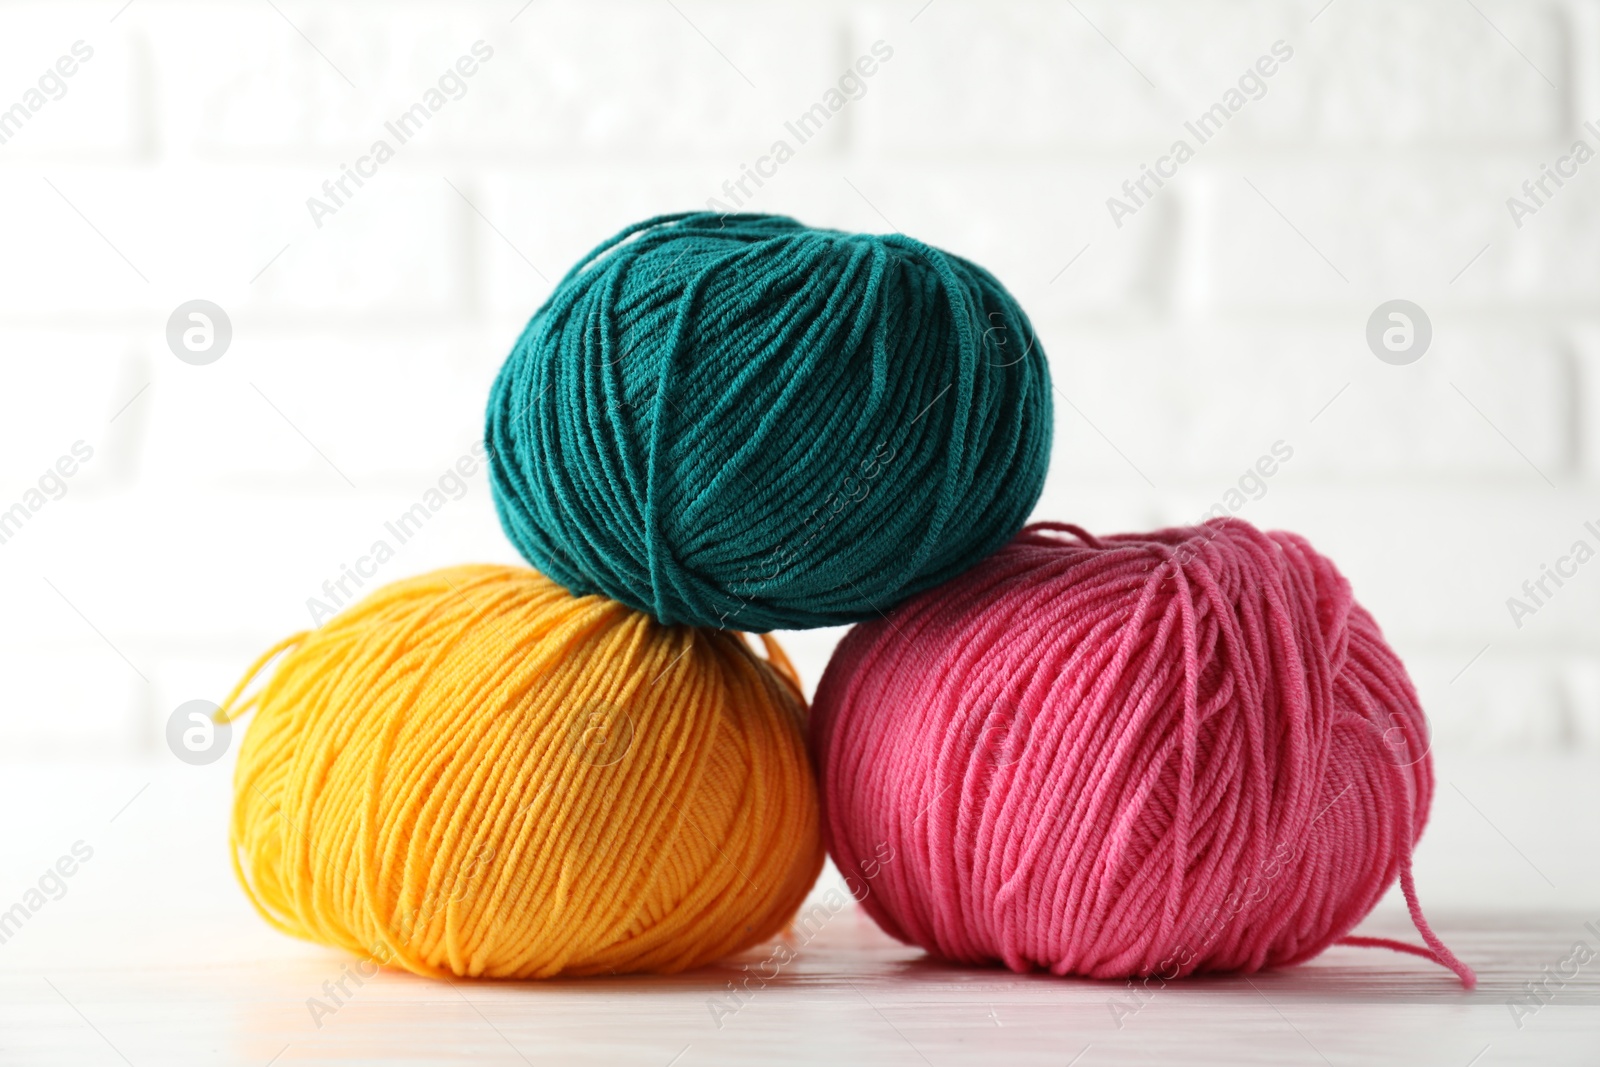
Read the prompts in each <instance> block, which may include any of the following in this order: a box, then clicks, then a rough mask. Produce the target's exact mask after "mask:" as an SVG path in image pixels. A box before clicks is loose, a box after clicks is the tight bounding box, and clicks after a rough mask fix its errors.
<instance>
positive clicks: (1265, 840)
mask: <svg viewBox="0 0 1600 1067" xmlns="http://www.w3.org/2000/svg"><path fill="white" fill-rule="evenodd" d="M1427 736H1428V735H1427V727H1426V723H1425V720H1424V718H1423V714H1422V709H1421V707H1420V705H1419V704H1418V701H1417V697H1416V693H1415V691H1414V689H1413V687H1412V685H1411V682H1410V680H1409V678H1408V677H1407V675H1406V672H1405V668H1404V667H1403V666H1402V664H1401V662H1400V660H1399V659H1398V658H1397V657H1396V655H1395V653H1394V652H1393V651H1392V650H1391V649H1390V648H1389V646H1388V645H1387V644H1386V643H1385V641H1384V639H1383V635H1382V633H1381V631H1380V630H1379V628H1378V625H1377V623H1376V622H1375V621H1374V620H1373V619H1372V617H1371V616H1370V615H1369V614H1368V613H1367V612H1366V611H1365V610H1364V609H1363V608H1362V607H1361V606H1360V605H1358V604H1357V603H1356V602H1355V600H1354V599H1353V596H1352V593H1351V589H1350V585H1349V583H1348V582H1347V581H1346V580H1345V578H1344V577H1343V576H1342V575H1341V574H1340V573H1339V571H1338V570H1337V569H1336V568H1335V567H1334V565H1333V564H1332V563H1331V562H1330V561H1329V560H1327V559H1326V558H1324V557H1323V556H1321V555H1319V554H1318V553H1317V552H1316V551H1314V550H1313V549H1312V548H1311V546H1310V545H1309V544H1307V543H1306V541H1304V540H1303V539H1301V538H1300V537H1297V536H1295V535H1293V534H1288V533H1276V532H1275V533H1262V532H1261V531H1259V530H1257V529H1255V528H1254V527H1252V526H1251V525H1249V524H1248V523H1245V522H1242V521H1240V520H1237V519H1216V520H1212V521H1211V522H1208V523H1206V524H1205V525H1204V526H1201V527H1193V528H1179V529H1167V530H1160V531H1157V532H1155V533H1150V534H1123V535H1117V536H1113V537H1106V538H1095V537H1093V536H1091V535H1090V534H1088V533H1086V532H1084V531H1082V530H1080V529H1079V528H1077V527H1073V526H1055V525H1037V526H1030V527H1029V528H1028V529H1026V530H1024V531H1023V532H1022V534H1021V535H1020V536H1019V537H1018V538H1017V539H1016V540H1015V541H1013V542H1012V543H1011V544H1009V545H1008V546H1006V547H1005V548H1003V549H1001V550H1000V551H999V552H998V553H996V554H995V555H993V556H991V557H990V558H989V559H988V560H986V561H985V562H983V563H982V564H980V565H979V566H978V567H976V568H974V569H973V570H972V571H971V572H969V573H967V574H965V575H963V576H961V577H960V578H958V579H957V580H955V581H954V582H951V583H950V584H949V585H947V586H945V587H942V588H939V589H936V590H933V591H930V592H928V593H926V594H924V595H922V596H920V597H918V598H916V599H914V600H912V601H910V602H908V603H907V604H906V605H904V606H903V607H902V608H901V609H900V610H899V611H897V612H895V613H894V615H893V616H892V617H891V618H890V619H888V620H884V619H880V620H875V621H872V622H867V623H863V624H862V625H860V626H857V627H855V628H854V629H853V630H851V632H850V633H849V634H848V635H847V636H846V637H845V639H844V641H843V642H842V644H841V645H840V646H839V649H838V651H837V653H836V654H835V656H834V658H833V660H832V662H831V663H830V664H829V665H828V669H827V673H826V674H825V676H824V677H823V680H822V682H821V685H820V687H819V689H818V692H817V697H816V703H815V707H814V709H813V723H812V744H813V749H814V753H815V756H816V760H817V763H818V768H819V771H820V774H821V776H822V786H823V789H822V794H823V817H824V836H825V839H826V841H827V845H828V848H829V851H830V853H831V854H832V856H833V858H834V861H835V862H836V863H837V864H838V866H839V868H840V869H841V870H842V871H843V872H845V874H846V876H847V877H848V876H850V875H852V874H855V873H857V870H856V868H857V866H858V865H859V864H860V863H862V862H863V859H864V858H867V857H872V856H873V855H874V854H875V849H878V848H881V847H883V846H884V845H885V844H886V845H887V846H888V847H890V848H892V849H893V851H894V854H895V855H896V857H897V859H896V861H895V863H894V864H893V865H890V866H884V867H883V868H882V869H881V870H880V871H878V873H877V878H876V880H875V881H874V882H873V892H872V893H871V894H869V895H867V896H866V898H865V899H864V900H863V901H862V903H863V905H864V907H865V908H866V910H867V911H868V912H869V913H870V914H871V916H872V918H873V919H875V920H876V921H877V923H878V924H879V925H880V926H881V927H883V929H884V930H886V931H887V932H888V933H890V934H891V935H893V936H894V937H896V938H898V939H900V940H901V941H905V942H908V943H911V944H916V945H920V946H922V947H923V948H925V949H927V950H928V951H929V952H931V953H933V954H935V955H937V956H940V957H943V958H945V959H949V960H954V961H961V962H969V963H978V962H988V961H999V962H1002V963H1004V964H1005V965H1006V966H1008V967H1010V968H1012V969H1013V970H1018V971H1025V970H1029V969H1032V968H1045V969H1048V970H1050V971H1053V972H1054V973H1056V974H1072V975H1082V976H1087V977H1091V978H1122V977H1129V976H1157V977H1159V978H1160V979H1163V980H1165V979H1172V978H1176V977H1179V976H1182V975H1186V974H1190V973H1193V972H1196V971H1242V972H1247V973H1248V972H1253V971H1257V970H1260V969H1262V968H1267V967H1277V966H1283V965H1287V964H1293V963H1298V962H1301V961H1304V960H1308V959H1310V958H1312V957H1313V956H1315V955H1317V954H1318V953H1319V952H1321V951H1322V950H1323V949H1325V948H1326V947H1328V946H1329V945H1331V944H1333V943H1335V942H1337V941H1340V939H1341V938H1344V937H1345V935H1346V934H1347V933H1348V932H1349V931H1350V930H1351V929H1352V928H1353V927H1354V926H1355V925H1356V924H1357V923H1358V922H1359V921H1360V920H1361V919H1362V918H1363V917H1365V916H1366V915H1367V913H1368V912H1369V911H1370V910H1371V909H1372V907H1373V906H1374V905H1375V904H1376V903H1377V902H1378V900H1379V898H1380V897H1381V896H1382V895H1383V893H1384V892H1385V891H1386V890H1387V889H1388V888H1389V886H1391V885H1392V884H1393V883H1394V881H1395V879H1396V878H1397V877H1398V878H1399V879H1400V881H1401V883H1402V887H1403V889H1404V892H1405V897H1406V901H1407V904H1408V906H1409V907H1410V910H1411V916H1412V919H1413V921H1414V923H1415V924H1416V927H1417V929H1418V931H1419V932H1420V934H1421V936H1422V938H1423V940H1424V941H1425V942H1426V944H1427V946H1428V947H1427V948H1422V947H1418V946H1412V945H1408V944H1404V943H1401V942H1391V941H1387V940H1383V939H1375V938H1350V939H1348V941H1347V943H1350V944H1363V945H1382V946H1384V947H1388V948H1394V949H1398V950H1401V951H1407V952H1413V953H1416V954H1418V955H1422V956H1425V957H1427V958H1429V959H1432V960H1435V961H1437V962H1439V963H1440V964H1442V965H1444V966H1446V967H1449V968H1450V969H1452V970H1453V971H1455V973H1456V974H1457V975H1458V976H1459V977H1460V978H1461V980H1462V982H1463V984H1465V985H1467V986H1468V987H1469V988H1470V987H1471V986H1472V985H1473V983H1474V981H1475V979H1474V977H1473V973H1472V971H1471V970H1470V969H1469V968H1468V967H1467V966H1466V965H1465V964H1463V963H1461V962H1460V961H1459V960H1457V959H1456V957H1455V956H1454V955H1452V954H1451V953H1450V951H1449V950H1448V949H1447V948H1446V947H1445V946H1444V945H1443V944H1442V943H1441V942H1440V941H1439V939H1438V938H1437V937H1436V936H1435V935H1434V934H1433V932H1432V930H1431V929H1429V927H1428V925H1427V923H1426V921H1425V920H1424V918H1423V916H1422V913H1421V910H1420V908H1419V906H1418V904H1417V899H1416V892H1415V887H1414V885H1413V882H1412V878H1411V859H1410V857H1411V850H1412V847H1413V845H1414V844H1415V842H1416V840H1417V839H1418V837H1419V836H1420V835H1421V833H1422V829H1423V825H1424V823H1425V822H1426V820H1427V815H1428V806H1429V803H1430V800H1431V798H1432V794H1433V787H1434V782H1433V770H1432V763H1431V760H1430V757H1429V754H1428V748H1427Z"/></svg>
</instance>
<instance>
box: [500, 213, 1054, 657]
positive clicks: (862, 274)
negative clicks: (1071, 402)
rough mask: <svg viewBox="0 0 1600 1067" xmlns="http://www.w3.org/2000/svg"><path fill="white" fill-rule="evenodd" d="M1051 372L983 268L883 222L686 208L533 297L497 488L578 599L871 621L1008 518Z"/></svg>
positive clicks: (1039, 442) (505, 401)
mask: <svg viewBox="0 0 1600 1067" xmlns="http://www.w3.org/2000/svg"><path fill="white" fill-rule="evenodd" d="M1051 410H1052V409H1051V397H1050V379H1049V370H1048V367H1047V365H1046V361H1045V355H1044V351H1043V350H1042V349H1041V348H1040V346H1039V345H1038V343H1037V340H1036V338H1035V336H1034V332H1033V328H1032V326H1031V324H1030V323H1029V322H1028V319H1027V316H1026V315H1024V314H1023V311H1022V309H1021V308H1020V307H1019V306H1018V305H1017V302H1016V301H1015V300H1014V299H1013V298H1012V297H1011V295H1010V294H1009V293H1007V292H1006V290H1005V289H1004V288H1003V287H1002V286H1001V285H1000V283H999V282H998V281H996V280H995V278H994V277H993V276H992V275H990V274H989V272H988V271H986V270H984V269H983V268H982V267H979V266H977V265H975V264H973V263H970V262H968V261H966V260H964V259H962V258H960V257H959V256H955V255H951V254H949V253H947V252H942V251H940V250H939V249H937V248H933V247H931V246H929V245H926V244H923V243H921V242H919V241H915V240H913V239H911V238H909V237H905V236H902V235H899V234H891V235H869V234H853V233H842V232H838V231H834V230H820V229H811V228H808V227H806V226H803V225H801V224H800V223H798V222H796V221H795V220H793V219H790V218H783V217H779V216H764V215H718V214H714V213H704V212H702V213H688V214H680V215H663V216H660V217H658V218H653V219H649V220H646V221H644V222H640V223H638V224H636V225H633V226H629V227H628V228H627V229H625V230H623V231H622V232H621V233H619V234H617V235H616V236H615V237H612V238H611V239H610V240H607V241H605V242H604V243H602V244H601V245H600V246H599V247H597V248H595V249H594V250H593V251H592V252H590V253H589V254H588V255H587V256H585V257H584V258H583V260H582V261H580V262H579V263H578V264H577V265H576V266H575V267H573V268H572V270H571V271H570V272H569V273H568V274H567V275H566V277H564V278H563V279H562V280H561V282H560V283H559V284H558V285H557V286H556V288H555V291H554V292H553V293H551V295H550V297H549V299H548V300H547V301H546V302H545V304H544V305H543V306H542V307H541V308H540V309H539V310H538V311H537V312H536V313H535V314H534V316H533V318H532V320H531V321H530V322H529V323H528V325H527V328H526V329H525V330H524V331H523V333H522V336H521V338H520V339H519V340H518V341H517V343H516V346H515V348H514V349H513V350H512V352H511V354H510V356H509V357H508V358H507V360H506V362H505V365H504V366H503V367H502V369H501V371H500V374H499V377H498V379H497V380H496V382H495V385H494V388H493V391H492V393H491V395H490V398H489V405H488V418H487V430H486V435H485V436H486V440H487V441H488V443H489V445H490V454H491V463H490V477H491V484H492V486H493V490H494V496H495V503H496V507H497V509H498V511H499V514H500V520H501V524H502V525H503V526H504V528H505V531H506V533H507V535H508V536H509V537H510V539H511V541H512V542H513V543H514V544H515V545H516V546H517V548H518V549H519V550H520V551H521V552H522V554H523V556H524V557H525V558H526V559H528V560H529V561H530V562H531V563H532V564H533V565H534V566H535V567H537V568H538V569H539V570H541V571H542V572H544V573H545V574H548V575H549V576H550V577H552V578H554V579H555V580H556V581H558V582H560V583H561V584H562V585H564V586H566V587H567V588H568V589H570V590H572V591H573V592H575V593H580V594H582V593H595V592H598V593H604V594H605V595H607V596H610V597H613V598H615V599H617V600H620V601H622V602H624V603H626V604H629V605H631V606H633V607H635V608H638V609H640V610H642V611H648V612H650V613H651V614H653V615H655V616H656V617H657V618H658V619H660V620H662V621H663V622H667V623H691V624H696V625H705V626H717V627H732V628H738V629H743V630H751V631H766V630H772V629H797V628H805V627H812V626H827V625H836V624H839V623H844V622H852V621H856V620H860V619H865V618H871V617H876V616H877V614H878V612H879V611H881V610H888V609H889V608H890V607H892V606H893V605H894V604H895V603H896V602H898V601H899V600H901V599H902V598H904V597H905V596H908V595H910V594H912V593H915V592H917V591H919V590H922V589H926V588H929V587H931V586H933V585H936V584H938V583H940V582H942V581H945V580H947V579H949V578H952V577H954V576H955V575H957V574H959V573H960V572H961V571H963V570H965V569H966V568H967V567H969V566H971V565H972V564H973V563H975V562H976V561H977V560H979V559H981V558H983V557H984V556H986V555H988V554H989V553H991V552H993V551H994V550H995V549H997V548H999V547H1000V546H1001V545H1002V544H1004V543H1005V542H1006V541H1007V540H1009V539H1010V538H1011V536H1012V535H1014V534H1015V533H1016V531H1017V530H1018V529H1019V528H1020V527H1021V525H1022V523H1023V522H1024V521H1025V520H1026V518H1027V516H1028V513H1029V512H1030V511H1031V510H1032V508H1033V505H1034V503H1035V502H1036V501H1037V500H1038V497H1039V493H1040V490H1041V489H1042V487H1043V484H1044V476H1045V468H1046V465H1047V463H1048V459H1049V452H1050V435H1051Z"/></svg>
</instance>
